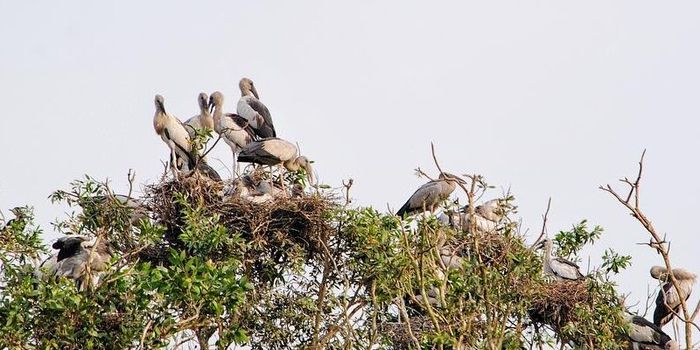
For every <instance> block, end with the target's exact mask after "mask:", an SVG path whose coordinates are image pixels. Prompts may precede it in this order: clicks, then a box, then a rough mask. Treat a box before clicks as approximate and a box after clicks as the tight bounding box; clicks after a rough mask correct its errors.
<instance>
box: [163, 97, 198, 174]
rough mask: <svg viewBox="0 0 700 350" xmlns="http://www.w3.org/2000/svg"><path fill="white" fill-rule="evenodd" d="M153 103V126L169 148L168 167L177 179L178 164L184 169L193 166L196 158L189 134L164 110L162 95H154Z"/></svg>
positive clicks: (190, 168)
mask: <svg viewBox="0 0 700 350" xmlns="http://www.w3.org/2000/svg"><path fill="white" fill-rule="evenodd" d="M155 104H156V113H155V115H154V116H153V128H154V129H155V131H156V134H158V135H159V136H160V137H161V138H162V139H163V142H165V144H166V145H167V146H168V148H170V169H171V170H172V172H173V176H175V178H176V179H177V178H178V172H179V171H180V166H182V168H185V169H186V170H194V168H195V164H196V159H195V158H194V156H193V155H192V147H191V144H190V136H189V134H188V133H187V129H185V126H184V125H183V124H182V122H180V120H179V119H177V118H175V117H173V116H172V115H170V114H168V113H167V112H166V111H165V105H164V102H163V96H161V95H156V97H155ZM185 166H186V167H185Z"/></svg>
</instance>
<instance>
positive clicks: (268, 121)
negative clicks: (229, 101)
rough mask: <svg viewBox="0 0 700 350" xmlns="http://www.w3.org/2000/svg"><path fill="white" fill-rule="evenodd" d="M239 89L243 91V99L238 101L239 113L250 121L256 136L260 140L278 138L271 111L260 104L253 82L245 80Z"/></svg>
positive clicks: (239, 85)
mask: <svg viewBox="0 0 700 350" xmlns="http://www.w3.org/2000/svg"><path fill="white" fill-rule="evenodd" d="M238 87H239V88H240V89H241V98H240V99H239V100H238V106H237V108H236V111H237V113H238V114H239V115H240V116H242V117H243V118H245V119H246V120H248V122H249V123H250V126H251V127H252V128H253V130H254V131H255V134H256V135H257V136H259V137H260V138H268V137H277V133H276V132H275V126H274V125H273V124H272V116H271V115H270V110H268V109H267V107H266V106H265V105H264V104H263V103H262V102H260V97H259V96H258V91H257V90H256V89H255V85H253V81H252V80H250V79H248V78H243V79H241V81H240V82H239V83H238Z"/></svg>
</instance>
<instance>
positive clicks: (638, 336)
mask: <svg viewBox="0 0 700 350" xmlns="http://www.w3.org/2000/svg"><path fill="white" fill-rule="evenodd" d="M626 319H627V322H629V326H630V331H629V334H627V336H628V338H629V339H628V340H629V347H628V349H629V350H679V348H680V347H679V345H678V343H677V342H676V341H675V340H673V339H671V337H669V336H668V334H666V333H664V331H663V330H661V328H660V327H659V326H657V325H655V324H653V323H651V322H649V321H647V319H645V318H644V317H640V316H636V315H627V317H626Z"/></svg>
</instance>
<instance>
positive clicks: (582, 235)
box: [554, 219, 603, 259]
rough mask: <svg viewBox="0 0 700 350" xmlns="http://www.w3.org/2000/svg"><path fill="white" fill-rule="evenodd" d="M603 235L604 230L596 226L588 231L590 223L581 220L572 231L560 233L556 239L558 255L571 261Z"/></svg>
mask: <svg viewBox="0 0 700 350" xmlns="http://www.w3.org/2000/svg"><path fill="white" fill-rule="evenodd" d="M602 234H603V228H602V227H600V226H598V225H596V226H594V227H593V229H592V230H589V229H588V221H587V220H585V219H584V220H581V222H579V223H578V224H576V225H574V226H573V227H572V229H571V231H559V233H558V234H557V235H556V236H555V237H554V241H555V242H556V244H557V246H558V247H559V249H558V254H559V256H560V257H562V258H567V259H571V258H572V257H573V256H575V255H576V254H578V252H579V251H580V250H581V248H583V246H585V245H587V244H593V243H594V242H595V241H596V240H598V238H600V236H601V235H602Z"/></svg>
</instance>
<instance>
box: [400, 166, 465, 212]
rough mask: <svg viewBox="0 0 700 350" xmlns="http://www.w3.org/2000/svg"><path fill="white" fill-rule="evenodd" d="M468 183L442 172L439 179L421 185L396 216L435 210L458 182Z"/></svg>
mask: <svg viewBox="0 0 700 350" xmlns="http://www.w3.org/2000/svg"><path fill="white" fill-rule="evenodd" d="M458 182H459V183H462V184H464V183H466V182H465V181H464V180H462V179H461V178H460V177H459V176H456V175H452V174H449V173H441V174H440V176H439V177H438V179H437V180H431V181H428V182H427V183H426V184H424V185H423V186H421V187H419V188H418V189H417V190H416V192H414V193H413V194H412V195H411V197H409V198H408V200H407V201H406V203H405V204H404V205H403V206H402V207H401V208H399V210H398V211H397V212H396V216H398V217H404V216H406V215H410V214H413V213H416V212H423V211H426V210H428V211H430V212H434V211H435V210H436V209H437V207H438V205H439V204H440V203H441V202H442V201H444V200H446V199H447V198H448V197H449V196H450V195H451V194H452V192H454V190H455V189H456V188H457V183H458Z"/></svg>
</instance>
